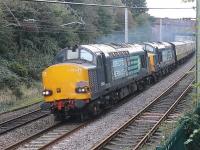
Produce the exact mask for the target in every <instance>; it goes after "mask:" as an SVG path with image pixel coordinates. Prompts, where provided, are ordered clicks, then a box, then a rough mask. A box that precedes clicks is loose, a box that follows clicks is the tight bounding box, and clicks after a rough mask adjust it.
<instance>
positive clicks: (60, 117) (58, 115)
mask: <svg viewBox="0 0 200 150" xmlns="http://www.w3.org/2000/svg"><path fill="white" fill-rule="evenodd" d="M55 120H56V121H62V122H63V121H65V113H64V112H56V114H55Z"/></svg>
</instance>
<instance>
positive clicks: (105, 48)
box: [81, 43, 144, 57]
mask: <svg viewBox="0 0 200 150" xmlns="http://www.w3.org/2000/svg"><path fill="white" fill-rule="evenodd" d="M81 47H83V48H86V49H88V50H90V51H91V52H93V53H98V52H103V53H104V54H105V56H106V57H109V53H112V52H121V51H128V52H129V53H130V54H132V53H142V52H144V50H143V46H142V45H139V44H113V43H112V44H90V45H81Z"/></svg>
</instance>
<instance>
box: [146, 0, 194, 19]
mask: <svg viewBox="0 0 200 150" xmlns="http://www.w3.org/2000/svg"><path fill="white" fill-rule="evenodd" d="M147 6H148V7H193V6H196V4H195V3H183V2H182V0H147ZM149 14H151V15H152V16H156V17H161V18H164V17H168V18H188V17H192V18H194V17H196V11H195V10H153V9H152V10H149Z"/></svg>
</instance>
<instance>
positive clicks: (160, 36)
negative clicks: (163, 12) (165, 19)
mask: <svg viewBox="0 0 200 150" xmlns="http://www.w3.org/2000/svg"><path fill="white" fill-rule="evenodd" d="M160 41H161V42H162V18H160Z"/></svg>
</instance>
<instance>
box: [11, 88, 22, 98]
mask: <svg viewBox="0 0 200 150" xmlns="http://www.w3.org/2000/svg"><path fill="white" fill-rule="evenodd" d="M12 92H13V94H14V95H15V96H16V97H17V98H22V96H23V93H22V91H21V89H20V88H19V87H16V88H14V89H13V91H12Z"/></svg>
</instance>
